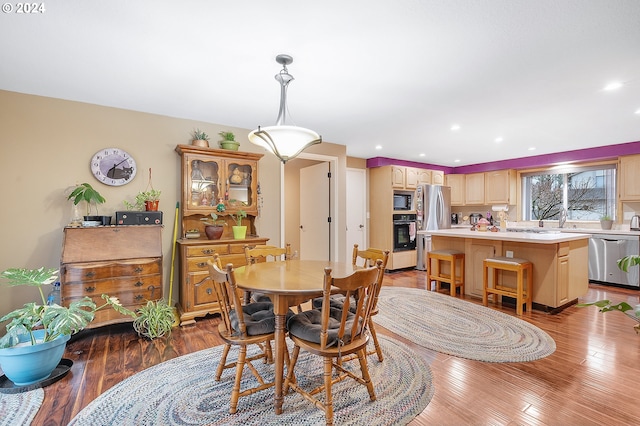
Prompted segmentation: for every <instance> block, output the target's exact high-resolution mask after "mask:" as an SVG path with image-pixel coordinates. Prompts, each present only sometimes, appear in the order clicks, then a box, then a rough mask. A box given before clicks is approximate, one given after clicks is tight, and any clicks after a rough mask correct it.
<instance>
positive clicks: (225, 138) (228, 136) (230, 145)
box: [218, 132, 240, 151]
mask: <svg viewBox="0 0 640 426" xmlns="http://www.w3.org/2000/svg"><path fill="white" fill-rule="evenodd" d="M218 134H219V135H220V136H222V140H221V141H220V142H218V143H219V144H220V148H222V149H228V150H231V151H237V150H238V147H239V146H240V142H238V141H236V135H234V134H233V132H220V133H218Z"/></svg>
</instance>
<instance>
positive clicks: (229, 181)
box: [176, 145, 268, 325]
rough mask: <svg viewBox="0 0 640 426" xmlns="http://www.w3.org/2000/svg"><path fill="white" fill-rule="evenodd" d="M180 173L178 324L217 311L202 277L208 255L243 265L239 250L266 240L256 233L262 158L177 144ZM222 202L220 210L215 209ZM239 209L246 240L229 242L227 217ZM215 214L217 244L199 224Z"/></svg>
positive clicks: (238, 152)
mask: <svg viewBox="0 0 640 426" xmlns="http://www.w3.org/2000/svg"><path fill="white" fill-rule="evenodd" d="M176 152H177V153H178V154H180V159H181V171H182V196H181V199H182V203H181V205H180V208H181V211H182V215H181V217H182V221H181V233H180V235H181V236H182V237H183V238H179V239H178V241H177V242H176V243H177V248H178V253H179V256H178V259H179V263H180V265H179V280H180V282H179V302H178V314H179V316H180V324H181V325H185V324H192V323H194V322H195V318H197V317H201V316H204V315H206V314H209V313H215V312H218V306H217V301H216V299H215V295H214V293H213V287H212V285H211V283H210V281H209V280H208V279H207V277H208V275H209V273H208V269H207V260H208V259H211V258H212V257H213V255H214V254H216V253H217V254H218V255H219V256H220V260H221V261H222V264H223V265H224V264H227V263H232V264H233V265H234V266H243V265H245V257H244V246H245V245H248V246H250V247H253V246H255V245H258V244H265V243H266V242H267V241H268V238H261V237H259V236H258V235H256V229H255V217H256V216H257V214H258V161H259V160H260V158H262V156H263V155H262V154H254V153H248V152H240V151H230V150H224V149H213V148H203V147H198V146H194V145H178V146H177V147H176ZM219 204H223V205H224V209H223V211H220V210H219V209H218V205H219ZM239 210H243V211H245V212H246V213H247V217H246V218H244V219H242V224H243V225H246V226H247V237H246V238H245V239H242V240H235V239H233V231H232V225H235V220H234V218H233V216H232V214H233V213H235V212H238V211H239ZM212 212H215V213H216V214H217V215H218V216H219V219H221V220H224V221H226V226H225V227H224V232H223V234H222V237H221V238H220V239H219V240H209V239H207V238H206V236H205V233H204V222H203V221H202V220H201V219H203V218H205V217H208V216H210V214H211V213H212ZM187 230H196V231H198V232H199V233H200V237H199V238H186V237H185V232H186V231H187Z"/></svg>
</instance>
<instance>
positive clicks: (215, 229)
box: [200, 212, 226, 240]
mask: <svg viewBox="0 0 640 426" xmlns="http://www.w3.org/2000/svg"><path fill="white" fill-rule="evenodd" d="M200 220H202V221H204V233H205V234H206V235H207V238H208V239H210V240H219V239H220V237H222V233H223V231H224V228H223V226H224V225H226V223H225V222H224V221H223V220H218V215H217V214H216V213H215V212H212V213H211V218H208V217H204V218H202V219H200Z"/></svg>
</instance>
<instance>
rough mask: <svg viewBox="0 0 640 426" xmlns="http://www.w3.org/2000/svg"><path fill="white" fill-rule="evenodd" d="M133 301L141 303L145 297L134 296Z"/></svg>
mask: <svg viewBox="0 0 640 426" xmlns="http://www.w3.org/2000/svg"><path fill="white" fill-rule="evenodd" d="M133 299H134V300H135V301H136V302H139V301H141V300H142V299H144V296H143V295H141V294H136V295H135V296H133Z"/></svg>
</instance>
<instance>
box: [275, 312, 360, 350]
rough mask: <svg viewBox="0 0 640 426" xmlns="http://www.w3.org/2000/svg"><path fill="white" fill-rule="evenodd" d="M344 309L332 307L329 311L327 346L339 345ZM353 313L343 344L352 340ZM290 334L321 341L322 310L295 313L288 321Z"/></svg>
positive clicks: (309, 340) (350, 314)
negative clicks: (339, 332)
mask: <svg viewBox="0 0 640 426" xmlns="http://www.w3.org/2000/svg"><path fill="white" fill-rule="evenodd" d="M341 315H342V310H341V309H338V308H331V310H330V313H329V329H328V333H327V347H332V346H337V345H338V330H339V327H340V317H341ZM353 317H354V315H353V314H352V313H349V314H348V317H347V318H348V319H347V327H346V331H345V335H344V339H343V344H345V345H346V344H348V343H350V342H351V333H350V330H351V327H352V325H353ZM287 328H288V329H289V334H290V335H292V336H295V337H298V338H300V339H302V340H306V341H308V342H313V343H317V344H319V343H320V332H321V330H322V311H321V310H320V309H311V310H308V311H304V312H301V313H299V314H295V315H293V316H291V318H289V321H288V322H287Z"/></svg>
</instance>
